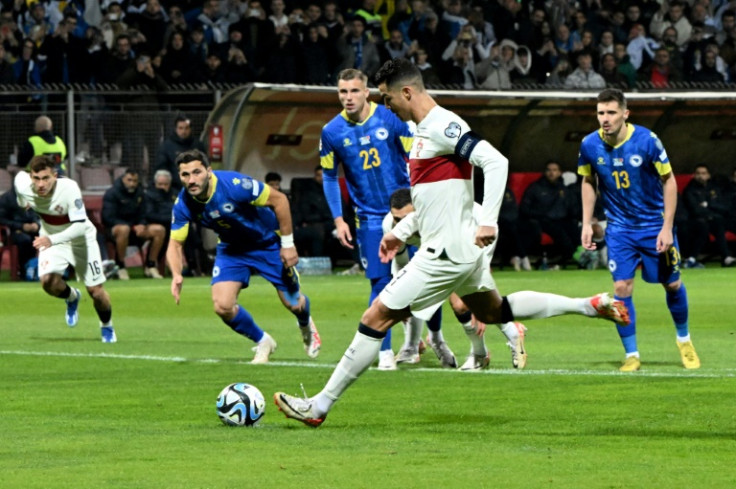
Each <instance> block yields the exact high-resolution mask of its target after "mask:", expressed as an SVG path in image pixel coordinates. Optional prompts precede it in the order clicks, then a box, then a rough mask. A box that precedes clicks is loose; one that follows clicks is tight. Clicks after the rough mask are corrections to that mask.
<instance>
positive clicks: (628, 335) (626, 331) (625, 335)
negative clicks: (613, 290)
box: [614, 296, 638, 353]
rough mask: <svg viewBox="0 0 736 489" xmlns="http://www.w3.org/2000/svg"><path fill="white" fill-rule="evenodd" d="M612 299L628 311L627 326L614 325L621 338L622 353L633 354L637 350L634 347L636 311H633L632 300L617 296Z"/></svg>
mask: <svg viewBox="0 0 736 489" xmlns="http://www.w3.org/2000/svg"><path fill="white" fill-rule="evenodd" d="M614 298H615V299H617V300H620V301H621V302H623V303H624V304H625V305H626V308H627V309H628V310H629V319H631V322H630V323H629V325H628V326H622V325H620V324H617V325H616V329H617V330H618V335H619V336H620V337H621V343H622V344H623V345H624V351H625V352H626V353H632V352H635V351H637V350H638V348H637V346H636V309H634V299H633V298H632V297H618V296H614Z"/></svg>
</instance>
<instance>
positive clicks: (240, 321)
mask: <svg viewBox="0 0 736 489" xmlns="http://www.w3.org/2000/svg"><path fill="white" fill-rule="evenodd" d="M223 322H224V323H225V324H227V325H228V326H230V328H232V330H233V331H235V332H236V333H239V334H242V335H243V336H245V337H246V338H250V339H251V340H253V341H255V342H256V343H258V342H259V341H261V338H263V330H262V329H261V328H259V327H258V325H257V324H256V322H255V321H253V316H251V315H250V313H249V312H248V311H246V310H245V308H244V307H243V306H241V305H238V313H237V314H236V315H235V317H234V318H233V319H232V320H231V321H223Z"/></svg>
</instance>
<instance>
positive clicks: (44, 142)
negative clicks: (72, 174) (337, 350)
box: [18, 115, 66, 175]
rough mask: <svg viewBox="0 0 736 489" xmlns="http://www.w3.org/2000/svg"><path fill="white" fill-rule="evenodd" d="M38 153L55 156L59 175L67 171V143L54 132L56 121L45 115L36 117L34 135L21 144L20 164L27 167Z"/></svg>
mask: <svg viewBox="0 0 736 489" xmlns="http://www.w3.org/2000/svg"><path fill="white" fill-rule="evenodd" d="M38 155H46V156H51V157H53V158H54V161H55V163H56V165H57V171H58V172H59V175H63V174H64V173H65V172H66V144H64V141H63V140H62V139H61V138H60V137H59V136H57V135H56V134H54V123H53V122H52V121H51V119H50V118H49V117H48V116H45V115H42V116H39V117H37V118H36V121H35V122H34V123H33V135H31V136H30V137H29V138H28V139H27V140H26V141H24V142H23V143H22V144H21V145H20V149H19V150H18V166H20V167H21V168H25V167H26V166H27V165H28V163H30V162H31V158H33V157H34V156H38Z"/></svg>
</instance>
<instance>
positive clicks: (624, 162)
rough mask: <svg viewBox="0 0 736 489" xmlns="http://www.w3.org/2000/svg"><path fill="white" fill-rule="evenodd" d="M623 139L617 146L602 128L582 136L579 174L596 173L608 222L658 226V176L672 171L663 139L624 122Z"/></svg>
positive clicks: (660, 206) (661, 218)
mask: <svg viewBox="0 0 736 489" xmlns="http://www.w3.org/2000/svg"><path fill="white" fill-rule="evenodd" d="M626 129H627V135H626V139H625V140H624V141H623V142H622V143H621V144H619V145H618V146H615V147H613V146H610V145H609V144H608V143H606V142H605V141H604V140H603V134H602V132H601V130H598V131H595V132H592V133H590V134H588V135H587V136H585V138H583V142H582V144H581V146H580V155H579V156H578V174H580V175H583V176H591V175H596V176H598V190H599V191H600V194H601V197H602V198H603V208H604V210H605V212H606V218H607V220H608V222H609V224H611V225H616V226H625V227H630V228H639V229H644V228H655V227H661V226H662V222H663V221H664V193H663V188H662V181H661V178H660V177H661V176H662V175H666V174H668V173H670V172H671V171H672V167H671V166H670V160H669V158H668V157H667V151H665V149H664V146H663V145H662V142H661V141H660V140H659V138H658V137H657V135H656V134H655V133H653V132H652V131H650V130H649V129H647V128H645V127H643V126H638V125H635V124H627V125H626Z"/></svg>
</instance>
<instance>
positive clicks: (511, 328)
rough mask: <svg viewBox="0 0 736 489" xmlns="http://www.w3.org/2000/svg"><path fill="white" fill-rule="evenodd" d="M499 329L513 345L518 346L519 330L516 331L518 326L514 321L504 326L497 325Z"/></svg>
mask: <svg viewBox="0 0 736 489" xmlns="http://www.w3.org/2000/svg"><path fill="white" fill-rule="evenodd" d="M496 326H498V329H499V330H501V332H502V333H503V335H504V336H505V337H506V339H507V340H508V341H509V343H511V344H512V345H514V344H516V338H517V337H518V336H519V330H518V329H516V325H515V324H514V322H513V321H509V322H507V323H503V324H497V325H496Z"/></svg>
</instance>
